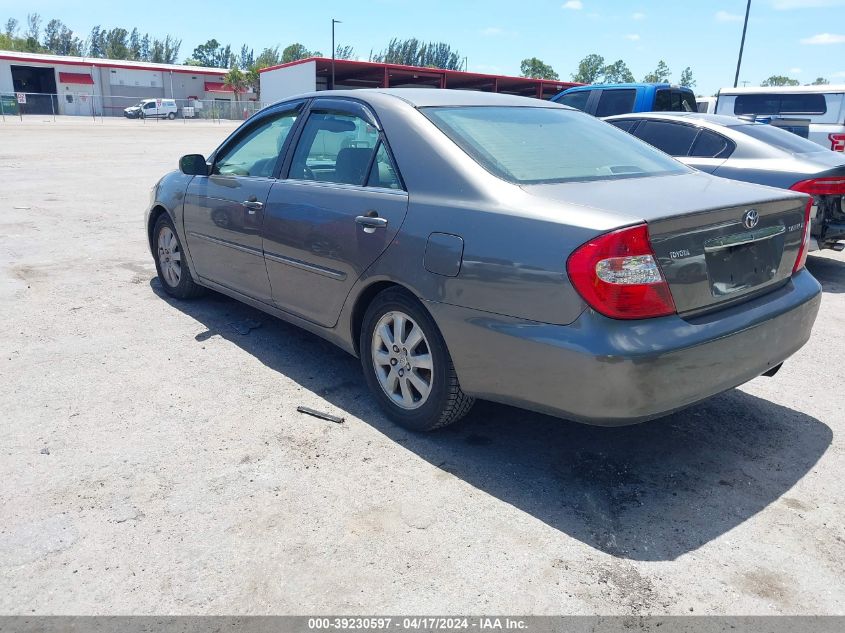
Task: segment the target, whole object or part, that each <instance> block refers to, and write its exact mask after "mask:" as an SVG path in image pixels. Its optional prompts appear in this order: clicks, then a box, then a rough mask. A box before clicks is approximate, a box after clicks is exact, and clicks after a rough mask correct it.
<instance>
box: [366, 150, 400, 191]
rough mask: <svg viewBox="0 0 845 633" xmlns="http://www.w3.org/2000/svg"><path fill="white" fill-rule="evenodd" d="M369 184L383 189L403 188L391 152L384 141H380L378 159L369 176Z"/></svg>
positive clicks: (377, 152) (374, 162)
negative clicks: (391, 158)
mask: <svg viewBox="0 0 845 633" xmlns="http://www.w3.org/2000/svg"><path fill="white" fill-rule="evenodd" d="M367 186H368V187H381V188H383V189H401V188H402V184H401V183H400V182H399V176H398V175H397V173H396V168H395V167H394V166H393V161H392V160H390V153H389V152H388V151H387V147H385V145H384V143H381V142H380V143H379V145H378V150H377V151H376V159H375V160H374V161H373V166H372V168H371V169H370V176H369V178H367Z"/></svg>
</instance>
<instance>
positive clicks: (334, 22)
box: [331, 18, 341, 90]
mask: <svg viewBox="0 0 845 633" xmlns="http://www.w3.org/2000/svg"><path fill="white" fill-rule="evenodd" d="M335 24H341V22H340V20H335V19H334V18H332V88H331V89H332V90H334V58H335V55H336V53H337V48H335V45H334V25H335Z"/></svg>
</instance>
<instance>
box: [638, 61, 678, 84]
mask: <svg viewBox="0 0 845 633" xmlns="http://www.w3.org/2000/svg"><path fill="white" fill-rule="evenodd" d="M671 76H672V71H671V70H669V66H667V65H666V62H664V61H663V60H662V59H661V60H660V61H659V62H657V68H655V69H654V70H653V71H652V72H650V73H649V74H647V75H646V76H645V77H643V82H644V83H665V82H667V81H669V78H670V77H671Z"/></svg>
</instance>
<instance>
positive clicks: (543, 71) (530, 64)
mask: <svg viewBox="0 0 845 633" xmlns="http://www.w3.org/2000/svg"><path fill="white" fill-rule="evenodd" d="M519 70H520V72H521V74H522V76H523V77H531V78H532V79H552V80H558V79H560V77H559V76H558V74H557V73H556V72H555V70H554V68H552V67H551V66H549V65H548V64H546V63H545V62H544V61H543V60H541V59H537V58H536V57H529V58H526V59H523V60H522V62H521V63H520V64H519Z"/></svg>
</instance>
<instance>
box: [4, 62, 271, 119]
mask: <svg viewBox="0 0 845 633" xmlns="http://www.w3.org/2000/svg"><path fill="white" fill-rule="evenodd" d="M226 72H227V69H225V68H204V67H200V66H182V65H178V64H153V63H149V62H137V61H123V60H114V59H100V58H91V57H87V58H86V57H66V56H60V55H45V54H36V53H20V52H17V51H0V95H14V94H16V93H25V94H26V100H27V112H30V113H33V114H35V113H40V114H50V113H52V112H55V113H56V114H71V115H74V114H75V115H87V116H91V115H92V114H96V115H97V116H100V115H105V116H109V115H114V116H122V114H123V109H124V108H126V107H127V106H130V105H134V104H135V103H138V101H140V100H141V99H155V98H167V99H176V100H177V103H179V105H180V107H181V106H182V105H189V102H190V101H214V100H217V101H232V100H234V96H235V95H234V93H233V91H232V89H231V88H227V87H226V86H224V80H225V75H226ZM50 95H55V96H50ZM254 97H255V95H254V94H252V93H246V94H242V95H239V98H240V100H242V101H244V100H247V99H251V98H254Z"/></svg>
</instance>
